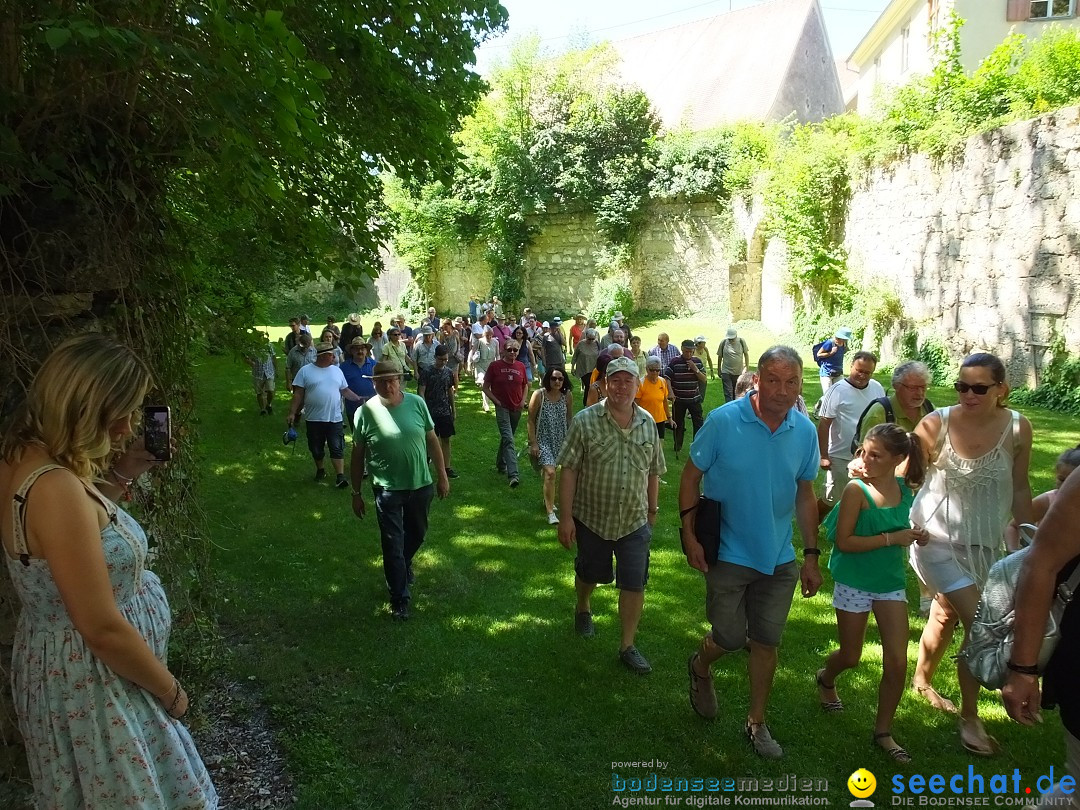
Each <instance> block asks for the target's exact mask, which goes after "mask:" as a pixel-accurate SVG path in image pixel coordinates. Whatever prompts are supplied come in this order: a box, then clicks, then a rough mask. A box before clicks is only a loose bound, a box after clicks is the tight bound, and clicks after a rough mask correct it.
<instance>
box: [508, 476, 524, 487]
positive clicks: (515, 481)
mask: <svg viewBox="0 0 1080 810" xmlns="http://www.w3.org/2000/svg"><path fill="white" fill-rule="evenodd" d="M520 484H521V479H520V478H518V477H517V476H516V475H515V476H514V477H513V478H511V479H510V489H517V488H518V486H519V485H520Z"/></svg>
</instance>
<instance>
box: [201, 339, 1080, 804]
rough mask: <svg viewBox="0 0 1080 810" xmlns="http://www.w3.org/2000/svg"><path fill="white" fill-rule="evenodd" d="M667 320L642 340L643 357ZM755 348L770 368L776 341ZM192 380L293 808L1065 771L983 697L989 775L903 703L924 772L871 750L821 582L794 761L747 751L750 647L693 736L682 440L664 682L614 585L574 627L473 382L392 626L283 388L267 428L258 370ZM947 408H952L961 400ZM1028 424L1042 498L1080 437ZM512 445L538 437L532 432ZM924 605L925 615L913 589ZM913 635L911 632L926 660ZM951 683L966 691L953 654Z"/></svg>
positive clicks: (253, 670) (220, 551)
mask: <svg viewBox="0 0 1080 810" xmlns="http://www.w3.org/2000/svg"><path fill="white" fill-rule="evenodd" d="M710 324H711V328H710ZM660 328H661V325H660V324H654V325H652V326H651V328H648V329H646V328H643V329H642V330H641V331H642V334H643V336H646V337H647V340H646V345H647V346H648V345H652V344H651V342H649V341H651V340H652V338H653V337H654V335H655V333H656V331H659V329H660ZM663 328H666V329H667V330H668V331H669V332H671V335H672V338H673V340H679V339H681V338H682V337H684V336H687V335H689V336H694V335H696V334H697V333H698V332H700V331H706V334H707V335H708V336H709V337H710V343H711V344H712V345H713V346H714V347H715V345H716V343H717V342H718V340H719V338H720V337H722V332H721V326H718V325H715V324H714V323H711V322H705V321H702V322H699V323H689V322H684V323H683V324H682V325H680V326H679V328H678V329H675V328H674V327H672V326H671V325H670V324H668V325H666V326H664V327H663ZM748 338H749V339H750V342H751V352H752V354H753V355H756V354H757V353H758V352H760V350H761V349H763V348H764V347H765V345H766V344H767V343H768V342H771V340H770V338H769V337H768V336H767V335H762V336H758V335H748ZM815 374H816V367H815V368H811V369H809V370H808V371H807V375H806V377H807V384H806V394H807V399H808V401H809V402H810V403H811V404H813V402H814V400H815V399H816V398H817V396H818V394H819V392H820V389H819V387H818V384H817V380H816V377H815ZM199 383H200V391H199V394H200V396H199V399H198V401H199V403H200V405H199V411H198V416H199V420H200V422H201V431H202V442H203V443H202V449H203V459H202V467H203V473H204V479H203V504H204V506H205V509H206V512H207V514H208V516H209V520H210V525H211V530H212V534H213V541H214V544H215V558H214V567H215V570H216V573H217V576H218V578H219V585H220V589H221V597H222V598H221V605H222V616H221V619H222V624H223V629H224V632H225V634H226V637H227V638H228V640H229V646H230V649H231V650H232V651H233V652H234V653H235V655H233V656H232V657H231V659H230V660H229V661H228V663H227V664H226V666H227V667H228V668H229V670H230V674H231V675H233V676H234V677H236V678H238V679H251V680H253V682H254V683H256V684H257V685H258V687H260V688H261V690H262V691H263V693H264V694H265V697H266V701H267V703H268V705H269V707H270V711H271V714H272V717H273V721H274V722H275V724H276V729H277V732H278V735H279V740H280V742H281V744H282V746H283V747H284V749H285V750H286V753H287V756H288V758H289V763H290V767H291V771H292V774H293V776H294V778H295V780H296V784H297V786H298V790H299V804H298V806H299V807H302V808H351V807H380V808H381V807H387V808H396V807H406V806H433V807H445V808H534V807H535V808H549V807H568V808H578V807H604V806H611V805H612V801H613V798H614V797H615V795H616V794H614V793H613V792H612V774H613V772H614V773H617V774H618V775H619V776H621V777H623V778H625V777H633V776H637V777H641V776H644V775H646V774H647V773H648V772H649V771H650V770H656V768H655V767H654V768H653V769H642V768H637V769H634V768H626V767H613V763H616V762H627V761H642V760H654V759H655V760H658V761H662V762H663V763H664V764H665V767H666V770H665V771H663V772H662V773H663V775H668V776H672V777H690V778H694V777H699V778H709V777H718V778H725V777H747V776H757V777H770V776H773V777H775V776H781V775H784V774H796V775H798V776H799V777H812V778H815V779H827V780H828V785H829V789H828V792H827V795H828V796H829V798H830V799H831V800H832V801H833V803H838V802H843V803H845V804H846V803H847V802H849V801H851V798H852V797H851V796H850V795H849V794H848V792H847V790H846V787H845V785H846V780H847V777H848V775H849V774H850V773H851V772H852V771H854V770H855V769H856V768H859V767H866V768H868V769H869V770H870V771H872V772H873V773H874V774H875V775H876V777H877V780H878V783H879V788H878V793H877V794H876V795H875V796H874V797H873V798H874V799H875V800H876V803H877V804H878V806H885V805H888V803H889V800H890V786H889V784H887V782H888V780H889V779H890V778H891V776H892V775H893V774H894V773H901V774H904V775H905V776H906V775H912V774H924V775H927V776H929V775H930V774H934V773H942V774H952V773H963V774H965V777H966V774H967V771H968V766H969V764H970V765H973V766H974V769H975V772H976V773H981V774H984V775H986V776H987V777H989V776H990V775H992V774H996V773H1008V774H1012V772H1013V769H1014V768H1019V769H1020V772H1021V774H1022V775H1023V778H1024V780H1025V782H1024V783H1023V784H1031V785H1034V779H1035V778H1036V777H1037V776H1038V775H1040V774H1042V773H1044V772H1046V771H1048V770H1049V767H1050V765H1051V764H1053V765H1055V766H1058V765H1059V763H1060V762H1061V761H1062V759H1063V751H1062V745H1061V727H1060V724H1059V722H1058V720H1057V718H1056V716H1055V715H1053V713H1050V715H1049V716H1048V718H1047V722H1046V723H1045V724H1044V725H1043V726H1041V727H1039V728H1036V729H1034V730H1031V729H1025V728H1021V727H1020V726H1017V725H1015V724H1013V723H1011V721H1009V720H1008V718H1007V717H1006V715H1005V713H1004V711H1003V710H1002V709H1001V707H1000V704H999V701H998V699H997V697H996V695H994V694H991V693H988V692H987V693H984V698H983V701H982V706H981V710H982V713H983V715H984V717H985V719H986V721H987V725H988V728H989V730H990V732H991V733H992V734H994V735H995V736H996V737H997V738H998V739H999V740H1000V741H1001V743H1002V745H1003V748H1004V753H1002V754H1001V755H1000V756H998V757H996V758H995V759H993V760H975V759H972V758H971V757H969V756H967V755H965V754H964V753H963V752H962V751H961V749H960V746H959V742H958V736H957V732H956V728H955V723H954V720H953V719H952V718H951V717H949V716H946V715H943V714H939V713H936V712H934V711H933V710H931V709H930V708H929V707H928V706H927V705H925V704H923V703H921V702H920V701H918V700H916V699H913V698H912V697H910V696H908V695H905V698H904V700H903V702H902V703H901V706H900V710H899V712H898V715H897V718H896V723H895V726H894V730H895V734H896V737H897V738H898V740H899V741H900V742H901V743H903V744H904V745H905V746H906V747H907V748H908V750H909V751H910V752H911V754H912V756H913V757H914V758H915V761H914V763H912V764H911V765H909V766H896V765H894V764H893V763H892V762H891V761H889V760H887V759H886V758H885V756H884V754H882V753H881V752H879V751H878V750H877V749H876V748H873V747H871V743H870V735H871V731H872V722H873V711H874V706H875V701H876V687H877V682H878V679H879V677H880V648H879V646H878V644H877V638H876V634H875V631H874V629H873V628H872V627H871V630H870V634H869V637H868V645H867V648H866V654H865V660H864V664H863V666H862V667H861V669H859V670H857V671H856V672H854V673H849V674H848V675H846V676H845V677H844V678H843V679H841V681H840V684H839V688H840V693H841V695H842V697H843V698H844V702H845V704H846V705H847V707H848V708H847V711H846V712H845V713H843V714H841V715H839V716H836V715H832V716H826V715H824V714H823V713H822V711H821V709H820V708H819V707H818V703H817V692H816V690H815V688H814V686H813V674H814V672H815V670H816V669H818V668H819V667H820V665H821V661H822V659H823V657H824V655H826V654H827V653H828V652H829V651H830V650H831V649H832V648H833V646H834V645H835V622H834V618H833V611H832V608H831V607H830V604H829V599H830V585H829V583H828V582H826V586H825V588H824V589H823V591H822V593H821V594H819V595H818V596H817V597H815V598H813V599H809V600H804V599H801V598H799V597H796V600H795V604H794V607H793V609H792V612H791V617H790V619H789V622H788V626H787V631H786V633H785V637H784V645H783V647H782V649H781V652H780V668H779V670H778V672H777V676H776V683H775V689H774V692H773V696H772V701H771V710H770V717H769V721H770V725H771V727H772V730H773V732H774V734H775V736H776V737H777V739H778V740H779V741H780V742H781V743H782V744H783V745H784V747H785V749H786V751H787V756H786V758H785V759H784V760H782V761H780V762H765V761H762V760H760V759H758V758H757V757H755V756H754V755H753V754H752V752H751V751H750V749H749V747H748V745H747V743H746V742H745V740H744V739H743V737H742V726H743V722H744V719H745V715H746V704H747V694H748V688H747V679H746V658H745V656H744V655H741V654H739V655H732V656H730V657H729V658H728V659H726V660H723V661H722V662H720V664H718V665H717V667H716V668H715V674H716V685H717V692H718V694H719V697H720V705H721V711H720V716H719V717H718V718H717V720H716V721H714V722H712V723H707V722H704V721H702V720H700V719H699V718H698V717H697V716H696V715H695V714H694V713H693V712H692V710H691V709H690V706H689V704H688V701H687V675H686V661H687V657H688V656H689V654H690V653H691V651H692V650H693V649H694V647H695V645H696V644H697V642H698V640H699V639H700V637H701V636H702V635H703V633H704V632H705V631H706V629H707V625H706V623H705V621H704V604H703V603H704V582H703V580H702V577H701V575H700V574H699V573H697V572H695V571H693V570H691V569H690V568H689V567H688V566H687V565H686V563H685V561H684V559H683V557H682V554H681V552H680V551H679V541H678V531H677V509H676V491H677V487H678V478H679V473H680V470H681V462H677V461H676V460H675V458H674V455H673V453H672V452H671V450H670V446H671V443H670V438H669V439H668V450H667V458H668V465H669V468H668V473H667V474H666V475H665V476H664V480H665V482H666V483H665V484H664V485H663V486H662V487H661V501H660V504H661V512H660V517H659V521H658V523H657V525H656V532H655V535H654V539H653V554H652V564H651V576H650V581H649V588H648V591H647V594H646V600H645V611H644V615H643V618H642V621H641V626H640V631H639V635H638V642H639V643H638V646H639V648H640V649H641V651H642V652H643V653H644V654H645V655H646V656H647V657H648V658H649V660H650V661H651V662H652V664H653V672H652V674H651V675H649V676H647V677H638V676H634V675H632V674H630V673H629V672H627V671H626V670H625V669H624V668H623V667H622V665H621V664H620V663H619V661H618V659H617V657H616V654H617V646H618V641H619V635H618V620H617V616H616V612H615V605H616V598H617V595H616V592H615V590H614V589H613V588H612V587H602V588H599V589H598V590H597V592H596V594H595V597H594V601H593V605H594V608H593V609H594V613H595V617H596V624H597V636H596V637H595V638H593V639H589V640H583V639H580V638H578V637H577V636H576V635H575V634H574V630H573V607H574V594H573V568H572V563H573V554H572V553H571V552H568V551H566V550H564V549H563V548H562V547H561V546H560V545H559V543H558V541H557V540H556V538H555V531H554V527H549V526H548V525H547V522H546V516H545V514H544V512H543V506H542V501H541V492H540V479H539V476H538V475H536V474H534V473H533V472H532V471H531V468H530V467H529V465H528V464H527V463H526V464H524V465H523V478H522V486H521V487H520V488H519V489H517V490H514V491H512V490H510V489H509V488H508V487H507V485H506V480H505V478H503V477H500V476H498V475H496V473H495V472H494V456H495V450H496V447H497V444H498V441H497V432H496V428H495V420H494V417H493V416H488V415H485V414H483V413H482V412H481V410H480V405H479V395H478V393H477V390H476V388H475V387H474V386H472V385H471V384H467V385H465V386H463V394H462V395H461V397H460V400H459V403H460V404H459V415H458V424H457V427H458V436H457V437H456V438H455V439H454V467H455V468H456V469H457V470H458V472H459V473H461V475H462V477H461V478H460V479H459V480H457V481H454V482H452V493H451V496H450V497H449V498H448V499H447V500H445V501H436V502H435V504H434V506H433V507H432V511H431V530H430V532H429V534H428V538H427V543H426V544H425V546H424V548H423V549H422V551H421V553H420V554H419V556H418V557H417V564H416V575H417V583H416V585H415V588H414V591H413V593H414V601H413V611H412V612H413V618H412V619H411V620H410V621H409V622H407V623H403V624H402V623H394V622H392V621H391V620H390V617H389V614H388V612H387V606H386V595H385V586H384V584H383V580H382V568H381V561H380V556H379V540H378V530H377V526H376V522H375V518H374V515H373V514H371V515H369V517H368V518H367V519H365V520H364V521H359V520H357V519H356V518H355V517H354V516H353V514H352V512H351V510H350V508H349V506H350V499H349V494H348V491H342V490H336V489H334V488H333V487H332V486H330V485H329V484H325V483H323V484H316V483H314V482H313V480H312V476H313V466H312V463H311V459H310V457H309V456H308V454H307V452H306V449H305V448H304V447H303V446H302V445H303V438H301V441H300V442H298V446H297V447H296V450H295V452H294V451H293V450H292V449H290V448H285V447H283V445H282V443H281V434H282V431H283V430H284V429H285V425H284V421H285V415H286V412H287V408H286V398H285V395H284V393H281V394H279V399H278V401H277V407H276V411H277V413H276V414H275V415H274V416H272V417H260V416H259V415H258V413H257V409H256V407H255V401H254V396H253V395H252V392H251V386H250V373H249V372H248V371H247V369H246V367H244V366H243V365H242V364H240V363H238V362H233V361H231V360H227V359H224V358H210V359H207V360H205V361H204V362H203V363H202V365H201V367H200V369H199ZM279 384H280V381H279ZM931 396H932V398H933V399H934V401H935V402H936V403H939V404H944V403H948V402H951V401H954V395H953V394H952V392H951V391H947V390H944V389H942V390H935V391H933V392H932V393H931ZM721 400H722V391H721V386H720V384H719V381H716V382H710V386H709V395H708V402H707V405H708V407H715V406H716V405H718V404H719V402H720V401H721ZM1027 413H1028V416H1029V417H1030V418H1031V420H1032V422H1033V423H1034V425H1035V435H1036V448H1035V454H1034V461H1033V468H1032V483H1033V486H1034V488H1035V491H1036V492H1039V491H1043V490H1044V489H1046V488H1048V487H1049V486H1050V484H1051V480H1052V472H1053V461H1054V458H1055V457H1056V455H1057V454H1058V453H1059V452H1060V451H1061V450H1062V449H1064V448H1065V447H1066V446H1071V445H1073V444H1075V443H1076V441H1077V438H1076V423H1075V420H1073V419H1069V418H1068V417H1064V416H1060V415H1057V414H1051V413H1046V412H1042V411H1028V412H1027ZM518 436H519V445H523V444H524V442H525V436H526V433H525V429H524V425H522V427H521V429H520V430H519V433H518ZM331 480H332V479H331ZM369 503H370V501H369ZM910 593H911V597H912V601H913V603H915V604H917V591H916V590H915V589H914V586H913V585H912V587H911V589H910ZM920 629H921V622H920V620H918V619H917V618H913V620H912V630H911V638H912V644H911V647H910V660H911V662H912V665H913V664H914V656H915V652H916V646H915V641H916V639H917V638H918V632H919V630H920ZM939 688H940V690H941V691H942V692H943V693H945V694H947V695H950V696H953V697H957V696H958V689H957V684H956V677H955V666H954V665H953V664H952V663H951V662H949V661H948V660H947V661H946V663H945V664H944V665H943V667H942V671H941V673H940V675H939ZM1056 770H1060V767H1056ZM654 795H655V794H654ZM685 795H686V794H682V796H685ZM683 804H684V805H687V804H689V803H688V802H685V801H684V802H683Z"/></svg>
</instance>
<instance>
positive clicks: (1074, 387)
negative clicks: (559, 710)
mask: <svg viewBox="0 0 1080 810" xmlns="http://www.w3.org/2000/svg"><path fill="white" fill-rule="evenodd" d="M1010 399H1011V400H1012V401H1013V402H1015V403H1017V404H1018V405H1038V406H1041V407H1043V408H1048V409H1049V410H1051V411H1060V412H1061V413H1071V414H1075V415H1077V416H1080V357H1072V356H1071V355H1069V353H1068V352H1066V351H1065V341H1064V340H1063V339H1062V338H1061V337H1056V338H1054V340H1053V342H1052V343H1051V345H1050V362H1049V363H1048V364H1047V365H1046V367H1045V368H1044V369H1043V378H1042V382H1041V383H1040V384H1039V386H1038V387H1037V388H1034V389H1031V388H1027V387H1024V388H1018V389H1016V390H1015V391H1013V392H1012V394H1011V396H1010Z"/></svg>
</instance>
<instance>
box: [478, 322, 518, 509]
mask: <svg viewBox="0 0 1080 810" xmlns="http://www.w3.org/2000/svg"><path fill="white" fill-rule="evenodd" d="M517 357H518V345H517V344H516V343H515V342H514V341H513V340H510V341H507V343H506V344H505V345H504V346H503V347H502V357H501V358H500V359H498V360H493V361H492V362H491V365H489V366H488V369H487V373H486V374H485V375H484V395H485V396H486V397H487V398H488V399H490V400H491V401H492V402H494V403H495V424H496V425H498V427H499V451H498V453H497V455H496V456H495V469H496V470H498V471H499V473H500V474H505V475H506V477H507V479H508V480H509V481H510V488H511V489H516V488H517V486H518V484H520V483H521V478H520V476H519V475H518V463H517V450H516V448H515V447H514V434H515V433H517V428H518V423H519V422H520V421H521V409H522V408H524V407H525V392H526V391H528V390H529V381H528V379H527V378H526V376H525V366H524V364H522V362H521V361H520V360H518V359H517Z"/></svg>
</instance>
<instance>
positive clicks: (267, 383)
mask: <svg viewBox="0 0 1080 810" xmlns="http://www.w3.org/2000/svg"><path fill="white" fill-rule="evenodd" d="M251 383H252V385H254V386H255V395H256V396H258V395H259V394H272V393H274V378H273V377H267V378H265V379H262V380H258V379H255V378H254V377H252V378H251Z"/></svg>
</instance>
